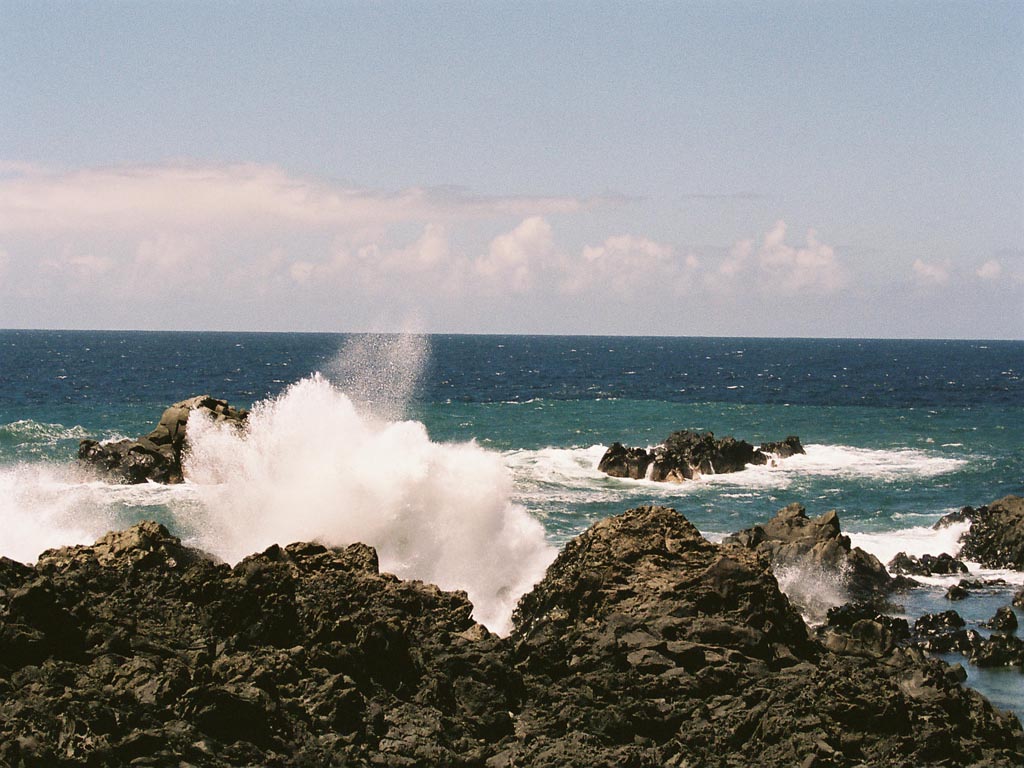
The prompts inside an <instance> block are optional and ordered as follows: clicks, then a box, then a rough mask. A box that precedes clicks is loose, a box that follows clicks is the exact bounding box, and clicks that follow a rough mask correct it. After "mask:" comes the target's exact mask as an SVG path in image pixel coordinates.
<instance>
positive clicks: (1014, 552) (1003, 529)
mask: <svg viewBox="0 0 1024 768" xmlns="http://www.w3.org/2000/svg"><path fill="white" fill-rule="evenodd" d="M965 519H966V520H970V521H971V525H970V527H969V528H968V529H967V531H966V532H965V533H964V534H963V536H962V537H961V539H960V540H961V541H962V542H963V547H962V548H961V550H960V556H961V557H962V558H963V559H965V560H973V561H975V562H978V563H981V565H982V566H984V567H985V568H1012V569H1014V570H1018V571H1020V570H1024V498H1022V497H1020V496H1006V497H1004V498H1002V499H999V500H998V501H994V502H992V503H991V504H989V505H987V506H982V507H978V508H977V509H975V508H974V507H964V508H963V509H961V510H960V511H959V512H954V513H951V514H949V515H946V516H945V517H943V518H942V519H941V520H939V522H938V523H936V525H937V526H941V525H948V524H951V523H953V522H960V521H962V520H965Z"/></svg>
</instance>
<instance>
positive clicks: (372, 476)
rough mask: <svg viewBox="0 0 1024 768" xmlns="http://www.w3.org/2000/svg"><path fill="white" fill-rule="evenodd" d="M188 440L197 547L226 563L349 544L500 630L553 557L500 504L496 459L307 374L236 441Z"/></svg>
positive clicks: (202, 434)
mask: <svg viewBox="0 0 1024 768" xmlns="http://www.w3.org/2000/svg"><path fill="white" fill-rule="evenodd" d="M189 442H190V449H189V452H188V455H187V458H186V464H185V469H186V473H187V475H188V477H189V478H190V480H191V482H192V483H193V484H194V486H195V488H196V490H197V493H198V495H199V498H200V499H201V500H202V505H201V507H200V508H199V509H198V510H195V512H196V514H197V515H198V516H199V517H198V518H196V519H193V521H192V523H193V525H194V527H195V530H196V531H197V534H196V540H197V543H198V544H199V546H201V547H203V548H204V549H207V550H210V551H213V552H215V553H217V554H219V555H221V556H222V557H224V558H225V559H227V560H229V561H233V560H236V559H238V558H240V557H242V556H244V555H246V554H248V553H250V552H253V551H258V550H261V549H263V548H265V547H266V546H268V545H269V544H272V543H275V542H278V543H287V542H291V541H297V540H318V541H322V542H324V543H327V544H331V545H345V544H349V543H352V542H356V541H361V542H363V543H366V544H370V545H371V546H374V547H376V549H377V551H378V554H379V556H380V561H381V567H382V568H383V569H384V570H387V571H391V572H393V573H395V574H397V575H398V576H401V577H403V578H417V579H423V580H425V581H429V582H433V583H435V584H438V585H439V586H441V587H442V588H445V589H464V590H466V592H467V593H468V594H469V597H470V600H472V602H473V605H474V607H475V613H474V616H475V617H476V618H477V620H478V621H480V622H481V623H483V624H485V625H487V626H488V627H490V628H491V629H493V630H495V631H498V632H505V631H507V630H508V629H509V627H510V624H509V622H510V617H511V613H512V610H513V608H514V607H515V604H516V602H517V601H518V599H519V597H520V596H522V595H523V594H524V593H525V592H526V591H527V590H529V589H530V587H531V586H532V585H533V584H534V583H535V582H536V581H538V580H539V579H540V578H541V576H543V572H544V569H545V568H546V567H547V565H548V564H549V563H550V562H551V560H552V559H553V557H554V550H553V548H552V547H550V546H549V545H548V544H547V543H546V541H545V538H544V530H543V527H542V526H541V524H540V523H539V522H538V521H536V520H535V519H533V518H532V517H531V516H530V515H529V513H528V512H527V511H526V510H525V509H524V508H522V507H520V506H517V505H514V504H512V503H511V502H510V498H511V495H512V481H511V478H510V476H509V473H508V471H507V470H506V468H505V467H504V465H503V463H502V460H501V456H500V455H499V454H497V453H493V452H489V451H486V450H484V449H483V448H481V447H480V446H478V445H477V444H475V443H463V444H439V443H435V442H432V441H431V440H430V438H429V437H428V435H427V431H426V428H425V427H424V426H423V425H422V424H419V423H417V422H412V421H387V420H384V419H378V418H375V417H373V416H371V415H368V414H366V413H364V412H360V411H359V410H358V409H357V408H356V407H355V405H354V404H353V403H352V401H351V400H350V399H349V397H348V396H347V395H346V394H345V393H343V392H342V391H341V390H339V389H338V388H337V387H335V386H333V385H332V384H331V383H330V382H329V381H327V380H326V379H324V378H323V377H320V376H313V377H311V378H308V379H304V380H302V381H300V382H298V383H296V384H294V385H292V386H291V387H289V388H288V389H287V390H286V391H285V392H284V393H283V394H282V395H280V396H279V397H277V398H276V399H274V400H270V401H266V402H263V403H260V404H257V406H256V407H255V408H254V409H253V411H252V413H251V415H250V417H249V423H248V426H247V428H246V430H245V432H244V433H238V432H236V431H233V430H232V429H230V428H228V427H223V426H218V425H216V424H214V423H212V422H208V421H197V422H196V423H195V424H194V425H193V423H192V422H191V421H190V422H189Z"/></svg>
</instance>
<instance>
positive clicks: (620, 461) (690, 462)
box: [597, 430, 805, 483]
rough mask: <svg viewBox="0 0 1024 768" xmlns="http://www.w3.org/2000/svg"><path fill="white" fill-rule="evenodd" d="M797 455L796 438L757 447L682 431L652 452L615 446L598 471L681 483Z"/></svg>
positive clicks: (601, 462)
mask: <svg viewBox="0 0 1024 768" xmlns="http://www.w3.org/2000/svg"><path fill="white" fill-rule="evenodd" d="M798 453H805V451H804V447H803V445H801V444H800V438H799V437H797V436H796V435H790V436H789V437H787V438H786V439H785V440H780V441H778V442H773V443H761V446H760V447H759V448H755V447H754V446H753V445H751V444H750V443H748V442H746V441H745V440H737V439H736V438H734V437H723V438H721V439H718V438H716V437H715V435H714V433H713V432H691V431H689V430H680V431H678V432H673V433H672V434H671V435H669V436H668V437H666V438H665V441H664V442H663V443H662V444H661V445H659V446H657V447H655V448H652V449H650V450H648V449H646V448H627V447H626V446H624V445H623V444H622V443H613V444H612V446H611V447H610V448H609V449H608V450H607V451H605V454H604V456H602V457H601V461H600V463H599V464H598V466H597V468H598V469H599V470H600V471H602V472H604V473H605V474H607V475H610V476H612V477H626V478H631V479H633V480H643V479H648V480H653V481H655V482H668V483H682V482H684V481H686V480H693V479H694V478H697V477H700V476H701V475H720V474H724V473H726V472H739V471H741V470H743V469H744V468H745V467H746V466H747V465H748V464H755V465H759V464H767V463H768V462H769V461H771V460H772V459H773V458H780V459H784V458H788V457H790V456H793V455H794V454H798Z"/></svg>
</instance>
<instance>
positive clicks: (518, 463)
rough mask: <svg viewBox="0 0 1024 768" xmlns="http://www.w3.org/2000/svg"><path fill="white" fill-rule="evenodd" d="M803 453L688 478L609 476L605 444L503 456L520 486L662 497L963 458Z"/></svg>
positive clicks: (921, 468) (948, 466) (946, 466)
mask: <svg viewBox="0 0 1024 768" xmlns="http://www.w3.org/2000/svg"><path fill="white" fill-rule="evenodd" d="M804 448H805V450H806V451H807V453H806V454H804V455H799V454H798V455H796V456H791V457H790V458H787V459H781V460H776V461H774V462H772V463H769V464H766V465H761V466H754V465H750V466H747V468H746V469H745V470H743V471H742V472H733V473H727V474H721V475H702V476H701V477H699V478H697V479H696V480H694V481H687V482H685V483H659V482H653V481H651V480H632V479H628V478H611V477H609V476H608V475H605V474H604V473H603V472H600V471H599V470H598V469H597V465H598V462H600V460H601V457H602V456H603V455H604V451H605V446H603V445H592V446H588V447H577V448H541V449H537V450H514V451H506V452H505V454H504V456H505V462H506V464H507V465H508V467H509V469H510V470H511V471H512V473H513V475H514V476H515V477H516V478H517V480H518V481H519V485H520V489H519V490H520V492H521V493H523V494H525V495H526V496H529V495H531V494H532V495H536V494H537V492H539V491H542V490H543V489H545V488H547V489H549V490H551V489H553V490H555V491H557V492H561V491H565V490H586V491H589V492H591V493H592V494H593V493H595V492H597V493H599V494H603V495H606V496H614V495H615V488H616V487H618V488H620V489H623V490H625V489H629V490H630V491H635V490H637V489H640V488H642V489H643V490H644V492H645V493H649V494H652V495H657V496H661V497H668V498H674V497H680V496H686V495H688V494H689V493H691V492H693V491H695V490H698V489H700V488H702V487H709V486H737V489H738V490H743V491H747V490H758V489H782V488H787V487H789V485H790V484H791V483H792V482H793V481H794V480H797V479H799V478H802V477H835V478H844V477H856V478H872V479H878V480H895V479H915V478H931V477H936V476H938V475H941V474H945V473H948V472H953V471H956V470H957V469H959V468H960V467H962V466H964V465H965V464H966V463H967V462H966V460H964V459H957V458H949V457H946V456H939V455H936V454H933V453H928V452H926V451H920V450H916V449H911V448H897V449H890V450H884V449H872V448H856V447H852V446H845V445H817V444H810V445H806V446H804Z"/></svg>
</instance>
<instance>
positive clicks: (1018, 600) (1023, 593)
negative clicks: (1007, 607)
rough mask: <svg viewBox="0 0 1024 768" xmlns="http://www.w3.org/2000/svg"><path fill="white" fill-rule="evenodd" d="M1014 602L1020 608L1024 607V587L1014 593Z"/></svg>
mask: <svg viewBox="0 0 1024 768" xmlns="http://www.w3.org/2000/svg"><path fill="white" fill-rule="evenodd" d="M1013 604H1014V605H1015V606H1017V607H1018V608H1024V589H1019V590H1017V592H1016V593H1015V594H1014V596H1013Z"/></svg>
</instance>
